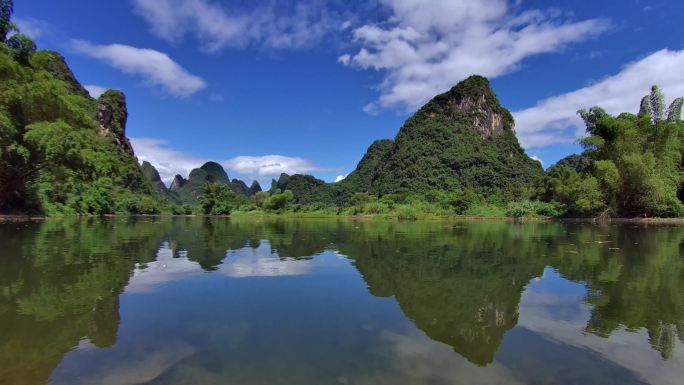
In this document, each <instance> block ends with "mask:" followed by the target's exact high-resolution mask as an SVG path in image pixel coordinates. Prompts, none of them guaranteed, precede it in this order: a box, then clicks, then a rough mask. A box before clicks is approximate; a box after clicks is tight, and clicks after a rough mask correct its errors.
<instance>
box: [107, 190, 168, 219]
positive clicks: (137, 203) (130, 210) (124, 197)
mask: <svg viewBox="0 0 684 385" xmlns="http://www.w3.org/2000/svg"><path fill="white" fill-rule="evenodd" d="M116 213H120V214H133V215H159V214H161V213H162V204H161V202H160V201H159V200H157V199H155V198H154V197H152V196H150V195H142V194H134V193H131V192H128V191H125V192H122V193H121V194H120V196H119V198H117V202H116Z"/></svg>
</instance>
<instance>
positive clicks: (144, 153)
mask: <svg viewBox="0 0 684 385" xmlns="http://www.w3.org/2000/svg"><path fill="white" fill-rule="evenodd" d="M130 140H131V144H132V145H133V149H134V150H135V154H136V155H137V156H138V159H140V161H141V162H142V161H148V162H150V163H151V164H152V165H153V166H154V167H155V168H156V169H157V171H159V176H161V179H162V181H164V183H166V184H167V186H168V185H169V184H170V183H171V181H172V180H173V177H174V176H176V175H181V176H183V177H184V178H187V177H188V175H189V174H190V171H192V169H194V168H197V167H200V166H201V165H203V164H204V163H206V162H207V161H208V159H203V158H198V157H195V156H192V155H188V154H186V153H184V152H182V151H177V150H173V149H170V148H168V147H167V146H166V144H167V142H166V141H165V140H161V139H154V138H130Z"/></svg>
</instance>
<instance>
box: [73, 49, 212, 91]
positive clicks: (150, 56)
mask: <svg viewBox="0 0 684 385" xmlns="http://www.w3.org/2000/svg"><path fill="white" fill-rule="evenodd" d="M71 46H72V48H73V49H74V51H76V52H78V53H80V54H82V55H85V56H89V57H92V58H94V59H98V60H102V61H104V62H105V63H107V64H109V65H111V66H112V67H114V68H117V69H119V70H121V71H123V72H126V73H129V74H133V75H140V76H142V78H143V79H144V80H145V82H146V83H147V84H150V85H152V86H158V87H160V88H161V89H163V90H164V91H166V92H168V93H169V94H171V95H173V96H177V97H187V96H190V95H192V94H194V93H196V92H198V91H200V90H202V89H204V88H205V87H206V82H205V81H204V80H203V79H202V78H200V77H199V76H196V75H193V74H191V73H190V72H188V71H187V70H186V69H184V68H183V67H181V66H180V65H179V64H178V63H176V62H175V61H173V60H172V59H171V58H170V57H169V56H168V55H167V54H165V53H163V52H159V51H155V50H153V49H145V48H136V47H131V46H128V45H122V44H110V45H97V44H92V43H90V42H87V41H83V40H73V41H72V44H71Z"/></svg>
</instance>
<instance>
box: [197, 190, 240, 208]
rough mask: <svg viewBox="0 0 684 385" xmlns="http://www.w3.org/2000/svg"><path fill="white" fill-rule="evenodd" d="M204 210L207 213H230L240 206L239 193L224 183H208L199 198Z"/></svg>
mask: <svg viewBox="0 0 684 385" xmlns="http://www.w3.org/2000/svg"><path fill="white" fill-rule="evenodd" d="M199 203H200V206H202V212H203V213H204V214H207V215H230V213H231V212H232V211H233V210H235V209H236V208H237V207H238V206H239V201H238V197H237V195H235V193H233V192H232V191H230V188H229V187H228V186H227V185H226V184H223V183H206V184H205V185H204V186H203V187H202V195H201V196H200V198H199Z"/></svg>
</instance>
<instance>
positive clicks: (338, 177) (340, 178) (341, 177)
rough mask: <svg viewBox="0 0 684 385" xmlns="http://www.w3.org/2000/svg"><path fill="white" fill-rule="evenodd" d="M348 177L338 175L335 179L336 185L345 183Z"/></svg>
mask: <svg viewBox="0 0 684 385" xmlns="http://www.w3.org/2000/svg"><path fill="white" fill-rule="evenodd" d="M346 177H347V176H346V175H338V176H337V178H335V183H337V182H341V181H343V180H344V179H345V178H346Z"/></svg>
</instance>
